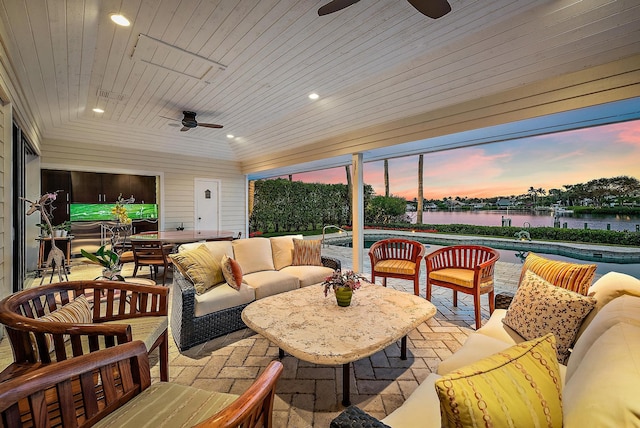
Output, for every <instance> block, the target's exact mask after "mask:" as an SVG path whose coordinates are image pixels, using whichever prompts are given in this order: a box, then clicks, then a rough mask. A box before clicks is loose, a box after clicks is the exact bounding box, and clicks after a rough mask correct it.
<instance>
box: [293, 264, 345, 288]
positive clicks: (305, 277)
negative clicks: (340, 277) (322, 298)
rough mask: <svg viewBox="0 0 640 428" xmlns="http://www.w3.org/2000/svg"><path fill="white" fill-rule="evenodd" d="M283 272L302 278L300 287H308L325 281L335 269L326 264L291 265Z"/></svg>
mask: <svg viewBox="0 0 640 428" xmlns="http://www.w3.org/2000/svg"><path fill="white" fill-rule="evenodd" d="M281 272H284V273H287V274H289V275H292V276H295V277H296V278H298V279H299V280H300V287H307V286H309V285H314V284H320V283H322V282H324V280H325V279H326V278H327V277H328V276H331V274H332V273H333V269H331V268H328V267H325V266H289V267H286V268H284V269H282V270H281Z"/></svg>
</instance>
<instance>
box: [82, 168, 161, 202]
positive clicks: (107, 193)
mask: <svg viewBox="0 0 640 428" xmlns="http://www.w3.org/2000/svg"><path fill="white" fill-rule="evenodd" d="M71 187H72V202H75V203H83V204H112V203H115V202H116V200H117V199H118V196H120V195H122V197H123V198H125V199H127V198H129V197H131V196H133V197H134V198H135V202H136V203H140V204H141V203H146V204H155V203H156V177H154V176H144V175H129V174H108V173H99V172H82V171H72V172H71ZM142 201H144V202H142Z"/></svg>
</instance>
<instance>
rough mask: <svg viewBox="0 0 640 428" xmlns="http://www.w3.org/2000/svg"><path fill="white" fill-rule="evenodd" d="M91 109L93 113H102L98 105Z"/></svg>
mask: <svg viewBox="0 0 640 428" xmlns="http://www.w3.org/2000/svg"><path fill="white" fill-rule="evenodd" d="M93 111H94V113H104V110H102V109H101V108H98V107H96V108H94V109H93Z"/></svg>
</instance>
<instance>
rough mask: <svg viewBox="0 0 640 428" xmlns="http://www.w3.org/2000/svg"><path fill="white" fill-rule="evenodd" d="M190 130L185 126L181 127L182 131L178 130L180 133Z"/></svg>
mask: <svg viewBox="0 0 640 428" xmlns="http://www.w3.org/2000/svg"><path fill="white" fill-rule="evenodd" d="M190 129H191V128H188V127H186V126H183V127H182V129H180V131H182V132H185V131H188V130H190Z"/></svg>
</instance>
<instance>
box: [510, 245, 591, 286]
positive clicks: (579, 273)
mask: <svg viewBox="0 0 640 428" xmlns="http://www.w3.org/2000/svg"><path fill="white" fill-rule="evenodd" d="M596 268H597V266H596V265H593V264H591V265H589V264H578V263H568V262H560V261H557V260H550V259H546V258H544V257H541V256H539V255H537V254H534V253H529V255H528V256H527V259H526V260H525V261H524V264H523V265H522V271H521V273H520V281H519V282H518V284H521V283H522V280H523V279H524V275H525V273H526V272H527V270H530V271H531V272H533V273H535V274H536V275H538V276H539V277H541V278H543V279H545V280H547V281H549V282H550V283H552V284H553V285H555V286H556V287H560V288H564V289H567V290H571V291H575V292H576V293H580V294H582V295H583V296H586V295H587V293H588V292H589V287H590V286H591V282H592V281H593V278H594V276H595V275H596Z"/></svg>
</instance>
